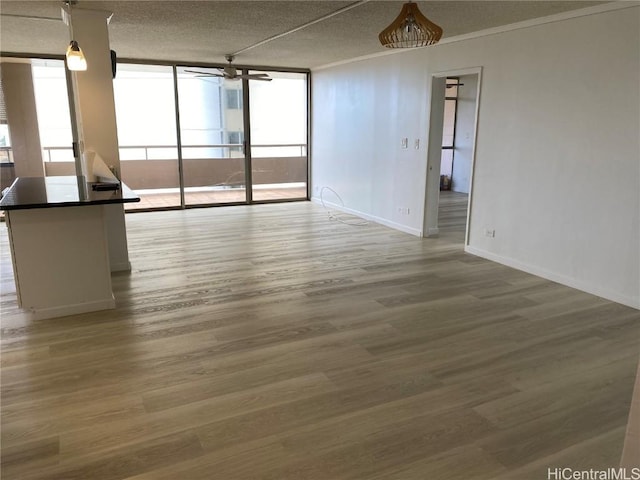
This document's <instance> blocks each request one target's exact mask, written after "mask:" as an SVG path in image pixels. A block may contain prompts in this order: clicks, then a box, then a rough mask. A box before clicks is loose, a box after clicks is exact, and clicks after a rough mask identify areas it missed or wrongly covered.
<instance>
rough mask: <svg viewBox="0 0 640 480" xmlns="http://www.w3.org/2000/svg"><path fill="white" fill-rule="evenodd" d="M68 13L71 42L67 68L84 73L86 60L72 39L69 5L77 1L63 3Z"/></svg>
mask: <svg viewBox="0 0 640 480" xmlns="http://www.w3.org/2000/svg"><path fill="white" fill-rule="evenodd" d="M64 3H65V5H66V6H67V8H68V9H69V11H68V12H67V18H68V22H69V32H70V33H71V42H69V46H68V47H67V53H66V57H67V68H68V69H69V70H71V71H74V72H84V71H85V70H86V69H87V59H86V58H85V57H84V53H83V52H82V49H81V48H80V46H79V45H78V42H77V41H75V40H74V39H73V19H72V18H71V5H73V4H75V3H77V1H75V2H74V1H73V0H67V1H66V2H64Z"/></svg>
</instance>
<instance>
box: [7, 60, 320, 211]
mask: <svg viewBox="0 0 640 480" xmlns="http://www.w3.org/2000/svg"><path fill="white" fill-rule="evenodd" d="M30 60H31V69H32V73H33V83H34V97H35V103H36V106H37V117H38V129H39V135H40V140H41V145H42V162H43V163H44V172H45V174H46V175H75V172H76V165H75V158H74V150H73V130H72V129H73V127H72V122H71V120H72V118H71V115H70V106H69V101H70V99H69V95H68V87H67V82H68V80H69V77H68V75H67V72H66V69H65V66H64V61H63V60H57V59H30ZM238 73H239V74H240V75H239V77H238V78H225V77H224V74H223V71H222V70H221V69H219V68H215V67H211V66H208V67H199V66H186V65H185V66H176V65H171V64H143V63H137V62H132V61H129V62H119V63H118V64H117V73H116V76H115V78H114V81H113V88H114V100H115V109H116V120H117V129H118V144H119V145H118V147H119V156H120V171H119V172H118V173H119V174H120V176H121V178H122V180H123V181H124V182H125V183H126V184H127V185H128V186H129V187H130V188H132V189H133V190H135V191H136V193H138V194H139V195H140V197H141V199H142V201H141V202H140V203H137V204H130V205H128V206H127V209H155V208H159V209H161V208H172V207H173V208H180V207H188V206H196V205H198V206H201V205H218V204H228V203H251V202H268V201H281V200H291V199H294V200H295V199H306V198H307V176H308V156H307V135H308V133H307V130H308V78H307V77H308V73H307V72H281V71H268V72H267V71H257V70H251V71H249V70H248V69H246V68H242V69H240V68H239V69H238ZM252 73H261V74H266V75H268V76H269V80H268V81H259V80H253V79H251V80H247V79H246V77H245V78H242V77H244V76H245V75H247V74H252ZM8 127H9V126H8V125H7V124H6V122H4V123H2V122H0V135H2V134H3V132H4V137H6V139H7V140H8ZM5 130H6V131H5ZM249 138H251V142H250V143H249ZM85 147H87V146H86V145H85ZM0 154H2V155H4V156H3V158H4V160H3V162H9V161H10V159H11V158H10V146H9V145H8V141H5V143H4V144H0ZM5 157H6V158H5Z"/></svg>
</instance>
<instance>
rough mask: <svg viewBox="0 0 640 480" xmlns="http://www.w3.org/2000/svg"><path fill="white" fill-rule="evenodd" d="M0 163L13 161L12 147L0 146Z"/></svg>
mask: <svg viewBox="0 0 640 480" xmlns="http://www.w3.org/2000/svg"><path fill="white" fill-rule="evenodd" d="M0 163H13V150H11V147H0Z"/></svg>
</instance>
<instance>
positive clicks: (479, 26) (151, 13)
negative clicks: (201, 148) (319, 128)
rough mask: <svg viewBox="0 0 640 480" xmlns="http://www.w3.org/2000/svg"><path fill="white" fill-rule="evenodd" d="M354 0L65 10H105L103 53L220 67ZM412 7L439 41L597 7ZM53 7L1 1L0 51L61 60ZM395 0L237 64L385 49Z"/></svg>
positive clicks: (302, 63)
mask: <svg viewBox="0 0 640 480" xmlns="http://www.w3.org/2000/svg"><path fill="white" fill-rule="evenodd" d="M352 3H354V2H336V1H324V0H321V1H318V0H304V1H242V0H240V1H233V2H230V1H203V0H201V1H149V0H144V1H131V0H130V1H97V0H80V1H79V2H78V4H77V6H76V7H74V8H93V9H99V10H108V11H111V12H113V13H114V15H113V18H112V20H111V24H110V25H109V35H110V41H111V47H112V48H113V49H114V50H116V52H117V53H118V57H120V58H134V59H144V60H167V61H176V62H188V63H195V64H198V63H224V61H225V60H224V55H225V54H227V53H234V52H236V51H239V50H241V49H243V48H245V47H248V46H250V45H254V44H255V43H257V42H260V41H262V40H264V39H266V38H269V37H271V36H274V35H277V34H280V33H283V32H286V31H289V30H291V29H294V28H295V27H298V26H300V25H302V24H304V23H307V22H310V21H312V20H315V19H318V18H320V17H322V16H324V15H326V14H329V13H331V12H333V11H335V10H338V9H340V8H342V7H345V6H347V5H350V4H352ZM417 3H418V5H419V8H420V10H421V11H422V12H423V13H424V14H425V15H426V16H427V17H428V18H430V19H431V20H432V21H434V22H435V23H437V24H439V25H440V26H441V27H442V28H443V29H444V38H447V37H453V36H457V35H461V34H466V33H471V32H476V31H479V30H484V29H487V28H492V27H498V26H501V25H507V24H510V23H515V22H519V21H523V20H529V19H532V18H538V17H543V16H547V15H553V14H556V13H561V12H565V11H569V10H574V9H580V8H584V7H589V6H592V5H596V4H599V3H607V2H603V1H578V0H571V1H540V0H537V1H526V0H516V1H506V0H502V1H423V2H417ZM61 5H62V2H58V1H30V0H29V1H24V0H22V1H6V0H1V1H0V14H1V15H2V16H1V17H0V50H1V51H3V52H16V53H31V54H49V55H58V54H62V53H63V52H64V50H65V48H66V45H67V43H68V41H69V36H68V32H67V29H66V27H65V26H64V25H63V24H62V22H61V21H59V20H46V19H35V18H21V17H15V16H13V15H21V16H34V17H49V18H54V19H59V18H60V7H61ZM401 5H402V1H376V0H372V1H370V2H367V3H364V4H362V5H359V6H357V7H355V8H353V9H351V10H349V11H347V12H344V13H341V14H339V15H337V16H334V17H331V18H329V19H327V20H324V21H322V22H320V23H317V24H314V25H312V26H309V27H307V28H305V29H302V30H300V31H297V32H295V33H292V34H290V35H287V36H285V37H282V38H279V39H277V40H274V41H272V42H269V43H267V44H265V45H262V46H259V47H256V48H253V49H250V50H248V51H246V52H244V53H242V54H240V55H238V57H237V59H236V62H237V63H238V64H243V65H256V66H258V65H263V66H274V67H278V66H279V67H296V68H313V67H317V66H320V65H325V64H328V63H333V62H339V61H342V60H347V59H350V58H355V57H359V56H362V55H369V54H374V53H377V52H383V51H385V48H384V47H382V46H381V45H380V43H379V42H378V33H379V32H380V31H381V30H382V29H383V28H384V27H386V26H387V25H388V24H389V23H391V21H392V20H393V19H394V18H395V17H396V16H397V14H398V13H399V11H400V8H401Z"/></svg>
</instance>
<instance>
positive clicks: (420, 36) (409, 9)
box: [378, 2, 442, 48]
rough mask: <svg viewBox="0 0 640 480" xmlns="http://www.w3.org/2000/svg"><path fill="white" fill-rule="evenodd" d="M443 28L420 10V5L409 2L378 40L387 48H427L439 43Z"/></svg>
mask: <svg viewBox="0 0 640 480" xmlns="http://www.w3.org/2000/svg"><path fill="white" fill-rule="evenodd" d="M441 37H442V28H440V27H439V26H438V25H436V24H435V23H433V22H432V21H431V20H429V19H428V18H427V17H425V16H424V15H422V13H421V12H420V10H418V5H416V4H415V3H413V2H407V3H405V4H404V5H403V6H402V11H401V12H400V15H398V18H396V19H395V20H394V21H393V22H392V23H391V25H389V26H388V27H387V28H385V29H384V30H383V31H382V32H380V35H378V38H379V39H380V43H381V44H382V45H384V46H385V47H387V48H414V47H426V46H427V45H433V44H435V43H438V40H440V38H441Z"/></svg>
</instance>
